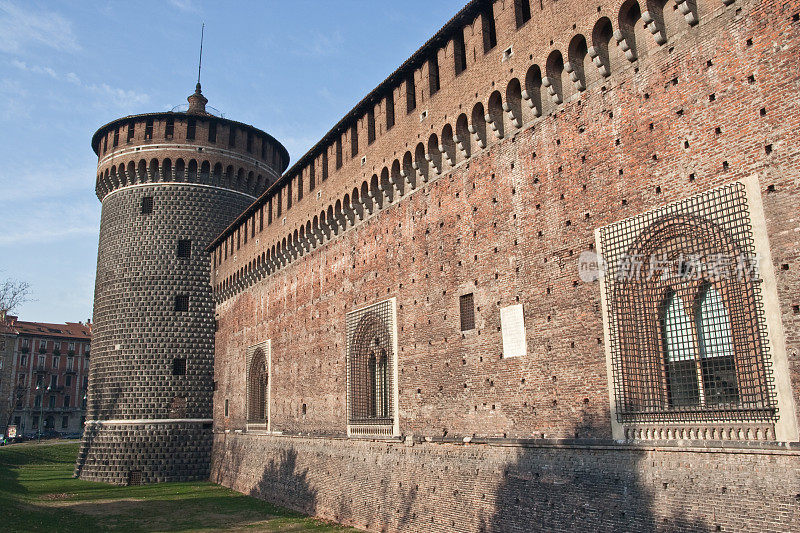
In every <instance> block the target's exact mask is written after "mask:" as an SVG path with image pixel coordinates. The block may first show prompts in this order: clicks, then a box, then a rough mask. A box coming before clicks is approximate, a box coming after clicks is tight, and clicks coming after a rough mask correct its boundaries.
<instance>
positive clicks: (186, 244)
mask: <svg viewBox="0 0 800 533" xmlns="http://www.w3.org/2000/svg"><path fill="white" fill-rule="evenodd" d="M191 255H192V241H191V240H190V239H180V240H179V241H178V257H191Z"/></svg>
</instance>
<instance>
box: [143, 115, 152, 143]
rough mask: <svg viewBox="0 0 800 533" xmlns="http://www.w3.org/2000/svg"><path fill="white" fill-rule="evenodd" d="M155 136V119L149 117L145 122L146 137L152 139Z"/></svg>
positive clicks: (147, 139)
mask: <svg viewBox="0 0 800 533" xmlns="http://www.w3.org/2000/svg"><path fill="white" fill-rule="evenodd" d="M152 138H153V119H152V118H148V119H147V122H145V124H144V139H145V140H146V141H149V140H152Z"/></svg>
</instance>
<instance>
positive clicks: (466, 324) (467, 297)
mask: <svg viewBox="0 0 800 533" xmlns="http://www.w3.org/2000/svg"><path fill="white" fill-rule="evenodd" d="M458 303H459V308H460V312H461V331H469V330H471V329H475V298H474V295H473V293H469V294H463V295H461V297H459V299H458Z"/></svg>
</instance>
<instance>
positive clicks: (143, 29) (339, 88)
mask: <svg viewBox="0 0 800 533" xmlns="http://www.w3.org/2000/svg"><path fill="white" fill-rule="evenodd" d="M464 3H466V0H435V1H431V0H427V1H424V0H406V1H405V2H402V3H400V4H398V3H397V2H381V1H366V0H364V1H354V0H353V1H347V0H338V1H333V0H331V1H322V0H317V1H298V0H294V1H291V2H285V1H282V2H278V1H262V2H248V3H246V2H221V1H217V2H201V1H196V0H172V1H169V2H149V3H144V2H143V3H139V2H78V1H74V2H69V1H65V2H51V3H44V2H42V3H40V2H22V1H11V2H9V1H6V0H0V132H2V137H0V140H1V141H2V142H0V161H1V162H2V164H1V165H0V279H2V278H5V277H9V276H10V277H13V278H17V279H21V280H24V281H27V282H28V283H30V285H31V288H32V294H31V295H32V298H33V301H31V302H29V303H27V304H25V305H23V306H22V307H21V308H20V309H19V310H18V313H19V315H20V318H22V319H24V320H33V321H44V322H64V321H78V320H85V319H86V318H88V317H91V314H92V299H93V294H94V276H95V262H96V259H97V236H98V229H99V224H100V202H99V201H98V200H97V198H96V196H95V195H94V178H95V169H96V166H97V159H96V156H95V155H94V153H93V152H92V150H91V148H90V146H89V142H90V139H91V136H92V134H93V133H94V132H95V130H96V129H97V128H98V127H100V126H101V125H103V124H105V123H106V122H108V121H110V120H113V119H115V118H117V117H120V116H124V115H129V114H133V113H146V112H152V111H164V110H169V109H171V108H172V107H173V106H176V105H179V104H183V103H185V102H186V97H187V96H188V95H189V94H190V93H191V92H193V90H194V84H195V81H196V76H197V48H198V41H199V36H200V24H201V21H205V23H206V38H205V47H204V50H203V77H202V83H203V94H205V95H206V97H207V98H208V99H209V105H211V106H213V107H215V108H217V109H219V110H220V111H221V112H223V113H224V114H225V116H227V117H229V118H232V119H234V120H239V121H242V122H247V123H250V124H253V125H254V126H256V127H258V128H261V129H264V130H266V131H268V132H269V133H271V134H272V135H274V136H275V137H276V138H277V139H278V140H279V141H281V142H282V143H283V144H284V145H285V146H286V148H287V149H288V150H289V153H290V154H291V158H292V161H295V160H297V158H298V157H299V156H300V155H302V154H303V153H305V151H306V150H307V149H308V148H310V147H311V146H312V145H313V144H314V143H315V142H316V141H317V140H319V138H320V137H321V136H322V135H323V134H324V133H325V132H327V131H328V130H329V129H330V128H331V126H333V125H334V124H335V123H336V122H337V121H338V120H339V119H340V118H341V117H342V116H344V114H345V113H347V111H349V110H350V109H351V108H352V107H353V106H354V105H355V104H356V103H357V102H358V101H359V100H361V98H362V97H363V96H364V95H365V94H366V93H367V92H369V91H370V90H372V89H373V88H374V87H375V86H376V85H378V84H379V83H380V82H381V81H383V79H384V78H386V77H387V76H388V75H389V74H390V73H391V72H392V71H394V70H395V69H396V68H397V67H398V66H399V65H400V64H401V63H402V62H403V61H404V60H405V59H406V58H407V57H408V56H410V55H411V54H412V53H413V52H414V51H415V50H416V49H417V48H419V47H420V46H421V45H422V44H423V43H424V42H425V41H426V40H427V39H428V38H429V37H430V36H432V35H433V34H434V33H435V32H436V31H437V30H438V29H439V28H440V27H441V26H442V25H444V23H445V22H447V20H449V19H450V18H451V17H452V16H453V15H454V14H455V13H456V12H457V11H458V10H459V9H460V8H461V7H463V4H464ZM398 6H402V7H398Z"/></svg>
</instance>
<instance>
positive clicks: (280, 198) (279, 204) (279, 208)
mask: <svg viewBox="0 0 800 533" xmlns="http://www.w3.org/2000/svg"><path fill="white" fill-rule="evenodd" d="M276 203H277V206H276V209H275V215H276V216H281V213H283V189H278V197H277V199H276Z"/></svg>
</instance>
